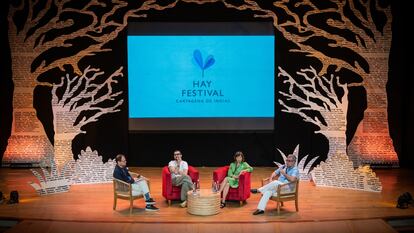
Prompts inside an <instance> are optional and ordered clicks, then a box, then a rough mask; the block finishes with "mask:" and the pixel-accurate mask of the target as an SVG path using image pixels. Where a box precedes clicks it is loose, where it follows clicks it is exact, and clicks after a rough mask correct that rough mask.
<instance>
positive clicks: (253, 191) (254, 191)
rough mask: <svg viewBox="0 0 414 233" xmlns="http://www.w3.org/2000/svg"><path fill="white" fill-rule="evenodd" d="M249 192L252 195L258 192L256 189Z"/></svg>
mask: <svg viewBox="0 0 414 233" xmlns="http://www.w3.org/2000/svg"><path fill="white" fill-rule="evenodd" d="M250 192H251V193H254V194H256V193H259V191H258V190H257V189H250Z"/></svg>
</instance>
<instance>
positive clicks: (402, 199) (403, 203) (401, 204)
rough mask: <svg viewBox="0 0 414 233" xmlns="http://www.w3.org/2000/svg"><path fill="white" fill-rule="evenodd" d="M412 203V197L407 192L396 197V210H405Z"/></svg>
mask: <svg viewBox="0 0 414 233" xmlns="http://www.w3.org/2000/svg"><path fill="white" fill-rule="evenodd" d="M412 203H413V197H412V196H411V194H410V193H409V192H405V193H403V194H401V195H400V196H399V197H398V200H397V208H400V209H407V208H408V205H409V204H412Z"/></svg>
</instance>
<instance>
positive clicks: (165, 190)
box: [162, 166, 199, 200]
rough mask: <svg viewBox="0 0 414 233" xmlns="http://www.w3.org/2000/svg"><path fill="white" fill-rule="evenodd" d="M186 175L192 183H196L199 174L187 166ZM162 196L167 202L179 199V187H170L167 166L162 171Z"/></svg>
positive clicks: (169, 174)
mask: <svg viewBox="0 0 414 233" xmlns="http://www.w3.org/2000/svg"><path fill="white" fill-rule="evenodd" d="M188 175H189V176H190V177H191V180H192V181H193V182H197V181H198V179H199V172H198V171H197V169H195V168H194V167H192V166H188ZM162 196H163V197H164V198H165V199H167V200H180V199H181V187H180V186H173V185H172V181H171V173H170V170H169V169H168V166H165V167H164V168H163V169H162Z"/></svg>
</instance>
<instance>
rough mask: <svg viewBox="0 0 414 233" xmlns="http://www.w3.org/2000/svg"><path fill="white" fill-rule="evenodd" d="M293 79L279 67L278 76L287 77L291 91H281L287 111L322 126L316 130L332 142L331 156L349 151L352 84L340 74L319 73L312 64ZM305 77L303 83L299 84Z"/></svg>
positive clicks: (281, 103) (284, 110) (283, 105)
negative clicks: (349, 97)
mask: <svg viewBox="0 0 414 233" xmlns="http://www.w3.org/2000/svg"><path fill="white" fill-rule="evenodd" d="M296 74H297V75H298V77H296V78H293V77H292V76H291V75H290V74H288V73H287V72H286V71H285V70H283V69H282V68H281V67H279V74H278V77H282V78H285V79H284V81H283V82H284V83H287V84H288V85H289V89H288V91H287V92H285V91H279V93H280V94H281V95H282V96H283V97H284V99H282V98H281V99H279V103H280V105H282V107H283V108H282V111H283V112H289V113H294V114H297V115H299V116H300V117H301V118H302V119H303V120H304V121H306V122H310V123H312V124H314V125H316V126H318V127H319V130H318V131H316V132H315V133H320V134H323V135H324V136H325V137H326V138H327V139H328V141H329V152H328V158H329V157H330V156H332V155H334V154H337V153H344V154H346V134H345V132H346V122H347V121H346V115H347V112H348V87H347V84H341V83H340V82H339V77H334V76H333V75H330V77H329V78H327V77H325V76H318V74H317V72H316V70H315V69H314V68H313V67H312V66H311V67H310V68H309V69H301V70H300V71H299V72H296ZM298 80H302V81H303V83H298Z"/></svg>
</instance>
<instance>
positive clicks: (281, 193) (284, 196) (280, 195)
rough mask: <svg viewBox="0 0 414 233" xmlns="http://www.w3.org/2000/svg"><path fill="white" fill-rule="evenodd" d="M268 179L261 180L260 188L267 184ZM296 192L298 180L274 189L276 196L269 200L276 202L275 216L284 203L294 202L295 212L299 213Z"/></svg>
mask: <svg viewBox="0 0 414 233" xmlns="http://www.w3.org/2000/svg"><path fill="white" fill-rule="evenodd" d="M269 182H270V180H269V178H266V179H263V180H262V186H263V185H265V184H267V183H269ZM298 190H299V179H296V181H293V182H289V183H286V184H281V185H279V186H277V188H276V194H274V195H273V196H271V197H270V200H272V201H276V202H277V214H278V215H279V214H280V206H283V202H285V201H295V207H296V212H298V211H299V205H298V199H299V197H298Z"/></svg>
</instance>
